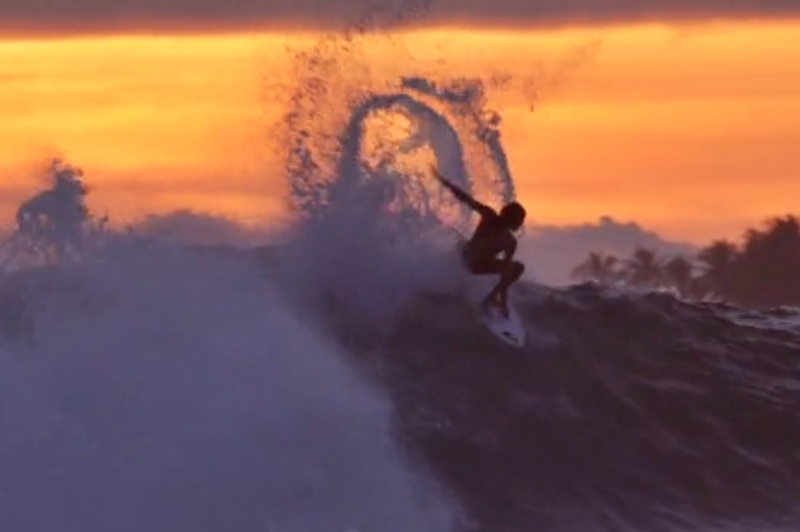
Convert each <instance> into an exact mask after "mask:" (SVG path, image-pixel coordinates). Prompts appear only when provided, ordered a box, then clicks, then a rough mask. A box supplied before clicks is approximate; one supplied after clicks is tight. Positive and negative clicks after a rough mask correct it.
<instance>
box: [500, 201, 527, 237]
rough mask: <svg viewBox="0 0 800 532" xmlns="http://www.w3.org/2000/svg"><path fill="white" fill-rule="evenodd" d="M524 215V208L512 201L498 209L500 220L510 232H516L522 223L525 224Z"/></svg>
mask: <svg viewBox="0 0 800 532" xmlns="http://www.w3.org/2000/svg"><path fill="white" fill-rule="evenodd" d="M525 214H526V212H525V207H523V206H522V205H520V204H519V203H517V202H516V201H512V202H511V203H509V204H508V205H506V206H505V207H503V208H502V209H500V219H501V220H503V223H505V224H506V226H507V227H508V228H509V229H511V230H512V231H516V230H517V229H519V228H520V227H522V224H523V222H525Z"/></svg>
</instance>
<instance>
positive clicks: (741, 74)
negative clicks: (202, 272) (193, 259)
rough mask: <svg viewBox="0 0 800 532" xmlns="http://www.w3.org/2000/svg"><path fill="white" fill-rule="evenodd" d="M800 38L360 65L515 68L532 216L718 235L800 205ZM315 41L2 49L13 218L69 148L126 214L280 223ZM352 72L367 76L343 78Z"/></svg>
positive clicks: (430, 55)
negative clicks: (284, 115) (306, 59)
mask: <svg viewBox="0 0 800 532" xmlns="http://www.w3.org/2000/svg"><path fill="white" fill-rule="evenodd" d="M799 34H800V21H797V22H784V23H777V22H769V23H768V22H750V23H747V22H739V23H717V24H714V25H711V24H696V25H692V26H681V27H677V26H672V27H667V26H657V25H646V26H645V25H642V26H630V27H607V28H599V27H595V28H591V29H571V30H559V31H552V32H544V31H539V32H527V33H526V32H519V31H518V32H514V33H511V32H499V31H494V32H488V31H477V30H465V29H440V30H424V31H423V30H419V31H416V32H413V33H412V32H406V33H401V34H397V35H394V36H391V38H389V37H385V36H384V37H380V38H371V39H369V40H368V42H367V43H366V45H365V46H363V47H362V48H360V50H359V53H360V55H359V57H360V59H359V65H361V66H365V67H367V68H368V69H369V72H370V76H371V79H372V81H370V83H375V84H377V83H380V82H382V81H388V80H393V79H396V77H397V76H398V75H401V74H403V75H413V74H417V73H423V74H428V73H438V74H439V75H443V76H469V77H477V76H483V77H489V76H492V75H496V74H509V75H511V76H512V82H511V83H510V84H508V85H507V86H504V87H497V88H495V89H493V90H492V91H491V92H490V94H489V97H490V105H491V107H493V108H495V109H497V110H499V111H500V112H501V113H502V116H503V123H502V128H501V132H502V134H503V143H504V146H505V149H506V152H507V154H508V156H509V159H510V163H511V169H512V171H513V174H514V177H515V179H516V182H517V187H518V190H519V193H520V197H521V199H522V200H523V201H524V202H525V203H526V204H528V205H529V212H530V213H531V216H532V218H533V219H534V221H536V222H541V223H573V222H579V221H586V220H593V219H596V218H597V217H598V216H600V215H604V214H609V215H612V216H614V217H615V218H617V219H620V220H631V219H633V220H636V221H638V222H640V223H641V224H643V225H644V226H646V227H648V228H652V229H655V230H657V231H659V232H660V233H661V234H663V235H665V236H667V237H671V238H680V239H685V240H691V241H695V242H704V241H706V240H708V239H710V238H712V237H717V236H732V237H736V236H738V235H739V234H740V232H741V231H742V230H743V229H744V228H745V226H747V225H750V224H754V223H758V222H759V221H761V220H762V219H763V218H764V217H767V216H771V215H776V214H783V213H786V212H796V213H800V200H799V199H798V198H800V149H798V148H800V122H798V119H797V117H798V116H800V41H798V40H797V38H796V36H797V35H799ZM315 40H316V38H315V36H313V35H304V36H299V35H278V34H266V35H256V34H239V35H216V36H211V35H208V36H194V37H190V36H181V37H174V38H168V37H158V38H155V37H147V36H138V37H137V36H127V37H115V38H109V37H105V38H101V37H85V38H80V39H77V38H76V39H63V38H62V39H49V40H15V41H2V40H0V58H2V60H0V116H2V117H3V127H2V128H0V216H1V217H2V218H4V219H9V220H10V218H11V216H12V215H13V208H14V206H15V205H16V203H17V202H18V201H19V200H20V199H21V198H23V197H25V196H28V195H30V194H32V193H33V191H34V190H35V188H36V186H37V185H38V183H37V182H36V181H35V180H33V179H32V177H31V176H32V175H33V174H34V172H35V170H36V168H38V167H41V166H42V165H43V163H44V161H45V160H46V159H47V158H48V157H50V156H52V155H53V154H56V153H60V154H63V155H65V157H66V158H67V160H68V161H69V162H71V163H72V164H75V165H78V166H80V167H82V168H83V169H84V170H85V172H86V175H87V178H88V181H89V183H90V185H92V186H93V193H92V196H91V198H90V199H91V201H90V203H91V206H92V208H93V209H94V210H96V211H99V212H108V213H109V214H110V215H111V216H112V218H115V219H118V220H128V219H131V218H134V217H137V216H140V215H142V214H145V213H147V212H153V211H165V210H169V209H174V208H180V207H191V208H196V209H199V210H205V211H209V212H213V213H219V214H226V215H229V216H232V217H234V218H236V219H239V220H242V221H252V220H258V219H264V218H268V217H270V216H273V215H275V214H276V213H277V212H279V210H280V208H281V200H282V197H283V194H284V183H283V181H282V173H281V167H280V159H279V157H278V155H277V151H276V148H279V146H277V144H276V141H275V138H274V136H273V128H274V126H275V125H276V123H277V121H278V118H279V117H280V114H281V112H283V111H285V109H286V101H287V98H288V96H289V92H288V91H289V90H290V89H292V88H293V75H292V70H291V68H292V62H291V60H292V55H291V54H290V53H288V52H287V51H286V45H287V44H288V45H291V46H293V47H294V48H302V47H303V46H309V45H311V44H313V43H314V42H315ZM351 61H352V59H351ZM334 81H336V80H334ZM348 82H359V83H361V82H363V80H355V81H354V80H352V79H351V80H338V81H336V83H337V84H339V85H341V84H345V85H346V84H347V83H348ZM534 85H535V86H536V87H538V98H537V100H536V101H535V102H534V103H535V109H534V111H533V112H531V110H530V104H531V99H530V95H531V91H530V87H531V86H534ZM336 86H338V85H336Z"/></svg>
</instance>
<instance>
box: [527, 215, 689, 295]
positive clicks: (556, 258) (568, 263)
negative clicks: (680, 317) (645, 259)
mask: <svg viewBox="0 0 800 532" xmlns="http://www.w3.org/2000/svg"><path fill="white" fill-rule="evenodd" d="M637 247H643V248H647V249H652V250H653V251H655V252H656V253H658V254H659V255H663V256H673V255H684V256H686V257H694V256H696V255H697V252H698V251H699V250H698V248H696V247H695V246H692V245H690V244H686V243H682V242H671V241H669V240H666V239H664V238H662V237H661V236H659V235H658V234H656V233H655V232H653V231H649V230H647V229H644V228H642V227H641V226H639V225H638V224H636V223H633V222H627V223H621V222H617V221H615V220H614V219H613V218H610V217H603V218H601V219H600V220H599V221H598V222H597V223H596V224H592V223H586V224H581V225H571V226H538V227H536V228H535V229H533V230H531V231H528V233H527V234H526V235H525V236H524V237H523V238H522V239H521V241H520V248H519V257H520V258H521V260H523V261H524V262H525V263H526V265H527V269H526V271H527V272H529V273H530V274H531V277H532V278H533V279H535V280H536V281H537V282H541V283H544V284H550V285H564V284H569V283H571V282H574V281H573V280H572V279H570V277H569V273H570V271H571V270H572V269H573V268H574V267H575V266H577V265H578V264H579V263H581V262H583V261H584V260H585V259H586V257H587V255H589V253H591V252H593V251H596V252H601V253H606V254H611V255H615V256H617V257H620V258H624V257H628V256H630V255H631V253H632V252H633V250H634V249H636V248H637Z"/></svg>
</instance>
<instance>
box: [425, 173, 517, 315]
mask: <svg viewBox="0 0 800 532" xmlns="http://www.w3.org/2000/svg"><path fill="white" fill-rule="evenodd" d="M432 170H433V174H434V175H435V176H436V178H437V179H438V180H439V181H441V183H442V184H443V185H444V186H445V187H446V188H447V189H448V190H450V192H452V193H453V195H454V196H455V197H456V198H457V199H458V200H459V201H461V202H462V203H464V204H465V205H467V206H469V207H470V208H471V209H472V210H474V211H475V212H477V213H478V214H480V216H481V221H480V223H478V227H476V228H475V232H474V233H473V234H472V238H470V239H469V241H467V243H466V244H465V245H464V248H463V250H462V251H463V259H464V264H465V265H466V267H467V269H468V270H469V271H470V273H472V274H475V275H488V274H499V275H500V280H499V281H498V283H497V285H495V287H494V288H492V290H491V292H489V294H488V295H487V296H486V297H485V298H484V300H483V304H482V306H483V308H484V309H485V310H488V309H489V308H490V307H493V306H494V307H496V308H498V309H500V312H502V313H503V316H505V317H506V318H507V317H508V294H507V292H508V288H509V287H510V286H511V285H512V284H514V283H515V282H516V281H517V280H518V279H519V278H520V277H521V276H522V273H523V272H524V271H525V266H524V265H523V264H522V263H521V262H519V261H515V260H512V259H513V258H514V253H515V252H516V250H517V239H516V238H515V237H514V234H513V232H514V231H517V230H518V229H519V228H520V227H522V224H523V222H524V221H525V214H526V213H525V208H524V207H523V206H522V205H520V204H519V203H517V202H515V201H514V202H511V203H509V204H508V205H506V206H505V207H503V208H502V209H501V210H500V213H499V214H498V213H496V212H495V211H494V209H492V208H491V207H489V206H488V205H484V204H483V203H481V202H479V201H477V200H476V199H475V198H473V197H472V196H470V195H469V194H467V193H466V192H464V191H463V190H461V189H460V188H458V187H457V186H455V185H454V184H452V183H451V182H449V181H448V180H447V179H445V178H444V177H442V175H441V174H439V172H438V171H437V170H436V168H432ZM500 253H502V254H503V256H502V258H500V257H498V255H499V254H500Z"/></svg>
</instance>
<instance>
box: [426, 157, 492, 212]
mask: <svg viewBox="0 0 800 532" xmlns="http://www.w3.org/2000/svg"><path fill="white" fill-rule="evenodd" d="M431 170H432V171H433V175H434V176H436V179H438V180H439V182H441V183H442V185H444V186H445V188H447V190H449V191H450V192H452V193H453V195H454V196H455V197H456V199H457V200H458V201H460V202H461V203H464V204H465V205H467V206H468V207H469V208H470V209H472V210H473V211H476V212H477V213H479V214H480V215H481V216H484V215H492V214H494V209H492V208H491V207H489V206H488V205H484V204H483V203H481V202H480V201H478V200H476V199H475V198H473V197H472V196H470V195H469V194H467V193H466V192H464V191H463V190H461V189H460V188H458V187H457V186H455V185H454V184H453V183H451V182H450V181H448V180H447V179H445V178H444V177H443V176H442V174H440V173H439V171H438V170H436V168H434V167H433V166H431Z"/></svg>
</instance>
